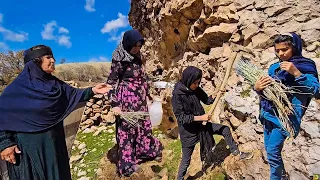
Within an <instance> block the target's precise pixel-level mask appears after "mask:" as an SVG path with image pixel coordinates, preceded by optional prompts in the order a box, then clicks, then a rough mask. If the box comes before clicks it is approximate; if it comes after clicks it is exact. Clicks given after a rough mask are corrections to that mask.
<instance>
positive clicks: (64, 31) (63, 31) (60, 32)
mask: <svg viewBox="0 0 320 180" xmlns="http://www.w3.org/2000/svg"><path fill="white" fill-rule="evenodd" d="M64 33H65V34H69V30H68V29H67V28H64V27H60V28H59V34H64Z"/></svg>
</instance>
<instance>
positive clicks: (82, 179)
mask: <svg viewBox="0 0 320 180" xmlns="http://www.w3.org/2000/svg"><path fill="white" fill-rule="evenodd" d="M78 180H90V177H81V178H79V179H78Z"/></svg>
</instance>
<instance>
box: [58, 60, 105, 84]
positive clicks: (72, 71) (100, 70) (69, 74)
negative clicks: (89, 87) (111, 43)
mask: <svg viewBox="0 0 320 180" xmlns="http://www.w3.org/2000/svg"><path fill="white" fill-rule="evenodd" d="M110 66H111V63H109V62H89V63H68V64H60V65H57V66H56V71H55V73H54V75H55V76H57V77H58V78H59V79H61V80H64V81H71V80H73V81H87V82H99V81H101V80H105V78H106V77H107V76H108V75H109V72H110Z"/></svg>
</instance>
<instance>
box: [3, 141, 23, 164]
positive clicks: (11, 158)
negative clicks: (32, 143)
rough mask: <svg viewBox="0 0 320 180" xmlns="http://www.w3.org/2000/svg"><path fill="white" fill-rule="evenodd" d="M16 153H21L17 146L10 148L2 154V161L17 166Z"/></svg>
mask: <svg viewBox="0 0 320 180" xmlns="http://www.w3.org/2000/svg"><path fill="white" fill-rule="evenodd" d="M15 153H17V154H20V153H21V151H20V150H19V148H18V146H17V145H15V146H11V147H8V148H6V149H5V150H3V151H2V152H1V154H0V155H1V159H2V160H4V161H8V162H9V163H12V164H16V157H15Z"/></svg>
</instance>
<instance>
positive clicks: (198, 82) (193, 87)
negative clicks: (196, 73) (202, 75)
mask: <svg viewBox="0 0 320 180" xmlns="http://www.w3.org/2000/svg"><path fill="white" fill-rule="evenodd" d="M199 84H200V79H197V80H196V81H195V82H193V83H192V84H191V85H190V89H191V90H193V91H194V90H196V89H197V88H198V87H199Z"/></svg>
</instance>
